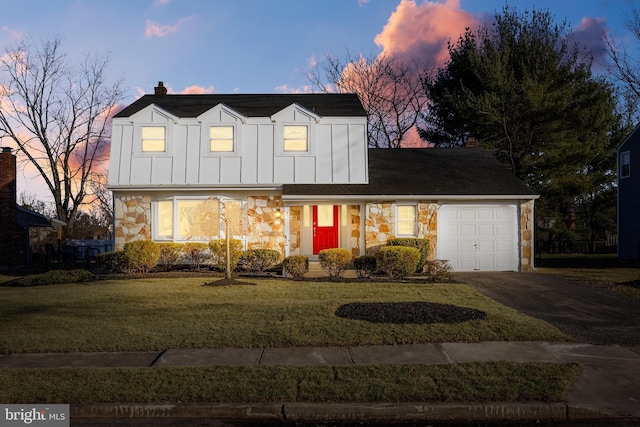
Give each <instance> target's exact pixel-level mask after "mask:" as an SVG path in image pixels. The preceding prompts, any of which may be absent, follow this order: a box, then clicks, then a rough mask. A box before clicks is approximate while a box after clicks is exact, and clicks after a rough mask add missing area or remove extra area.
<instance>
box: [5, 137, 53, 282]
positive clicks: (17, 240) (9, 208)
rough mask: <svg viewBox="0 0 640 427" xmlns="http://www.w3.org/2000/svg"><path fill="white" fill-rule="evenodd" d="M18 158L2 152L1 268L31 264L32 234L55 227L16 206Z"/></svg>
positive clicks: (40, 217) (8, 150)
mask: <svg viewBox="0 0 640 427" xmlns="http://www.w3.org/2000/svg"><path fill="white" fill-rule="evenodd" d="M16 191H17V186H16V156H15V155H14V154H13V153H12V152H11V148H10V147H2V152H0V268H3V269H8V268H15V267H21V266H25V265H29V264H31V245H30V237H29V236H30V230H31V229H33V228H36V227H39V228H42V227H51V222H50V220H49V219H48V218H46V217H44V216H43V215H40V214H39V213H36V212H33V211H31V210H29V209H25V208H22V207H20V206H18V205H17V204H16V199H17V197H16Z"/></svg>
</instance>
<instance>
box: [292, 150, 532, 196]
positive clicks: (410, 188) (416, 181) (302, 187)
mask: <svg viewBox="0 0 640 427" xmlns="http://www.w3.org/2000/svg"><path fill="white" fill-rule="evenodd" d="M283 195H284V196H285V197H286V196H303V195H306V196H320V195H328V196H331V195H351V196H378V195H388V196H392V195H395V196H412V195H421V196H422V195H424V196H492V195H496V196H536V193H535V192H534V191H532V190H531V189H529V188H528V187H527V186H526V185H525V184H524V183H523V182H522V181H521V180H520V179H518V178H516V177H515V176H514V175H513V174H512V173H511V172H510V171H509V170H508V169H507V168H506V167H504V166H503V165H502V164H501V163H499V162H498V160H496V159H495V158H494V157H493V156H492V155H491V154H490V153H489V152H487V151H486V150H484V149H482V148H466V147H461V148H404V149H369V184H287V185H284V186H283Z"/></svg>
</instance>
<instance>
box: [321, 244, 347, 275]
mask: <svg viewBox="0 0 640 427" xmlns="http://www.w3.org/2000/svg"><path fill="white" fill-rule="evenodd" d="M352 257H353V256H352V255H351V251H350V250H349V249H344V248H333V249H323V250H321V251H320V252H318V259H319V260H320V268H322V270H324V272H325V273H327V274H328V275H329V277H340V276H342V273H344V271H345V270H346V269H347V268H349V265H351V258H352Z"/></svg>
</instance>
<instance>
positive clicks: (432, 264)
mask: <svg viewBox="0 0 640 427" xmlns="http://www.w3.org/2000/svg"><path fill="white" fill-rule="evenodd" d="M425 271H426V272H427V274H428V275H429V276H431V278H432V279H433V280H435V281H436V282H449V281H451V279H453V267H451V264H449V261H447V260H444V259H434V260H433V261H427V263H426V264H425Z"/></svg>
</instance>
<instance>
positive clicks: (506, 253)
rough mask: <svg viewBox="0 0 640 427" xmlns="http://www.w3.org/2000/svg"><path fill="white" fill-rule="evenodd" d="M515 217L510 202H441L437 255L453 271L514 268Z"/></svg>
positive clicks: (515, 267)
mask: <svg viewBox="0 0 640 427" xmlns="http://www.w3.org/2000/svg"><path fill="white" fill-rule="evenodd" d="M518 218H519V213H518V207H517V205H516V204H511V203H495V204H443V205H442V206H441V207H440V209H439V210H438V244H437V258H439V259H444V260H448V261H449V264H451V266H452V267H453V269H454V271H518V265H519V263H518V259H519V246H518V245H519V243H518V242H519V239H518V234H519V229H518Z"/></svg>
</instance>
